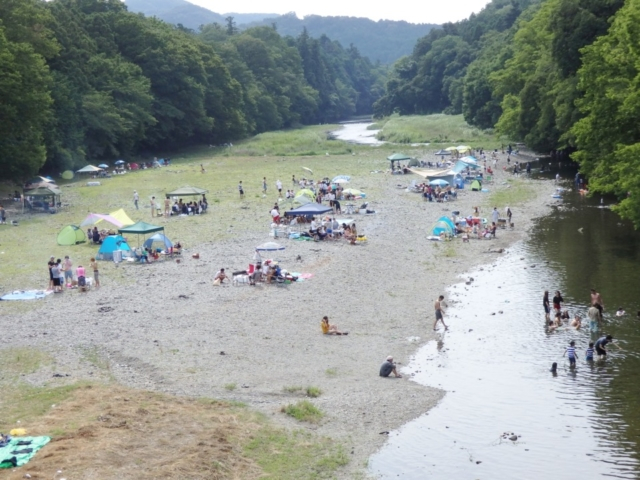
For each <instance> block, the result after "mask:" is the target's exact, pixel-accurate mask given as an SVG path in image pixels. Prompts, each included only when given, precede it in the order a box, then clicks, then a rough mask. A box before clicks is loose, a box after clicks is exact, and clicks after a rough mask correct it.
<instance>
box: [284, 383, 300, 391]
mask: <svg viewBox="0 0 640 480" xmlns="http://www.w3.org/2000/svg"><path fill="white" fill-rule="evenodd" d="M283 390H284V391H285V392H288V393H298V392H301V391H302V387H298V386H297V385H292V386H289V387H284V388H283Z"/></svg>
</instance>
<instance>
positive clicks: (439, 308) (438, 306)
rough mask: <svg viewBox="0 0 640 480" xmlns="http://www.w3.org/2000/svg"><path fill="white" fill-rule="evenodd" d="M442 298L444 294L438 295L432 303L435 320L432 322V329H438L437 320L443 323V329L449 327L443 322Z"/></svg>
mask: <svg viewBox="0 0 640 480" xmlns="http://www.w3.org/2000/svg"><path fill="white" fill-rule="evenodd" d="M442 300H444V295H440V296H439V297H438V300H436V301H435V303H434V305H433V306H434V308H435V310H436V321H435V322H433V329H434V330H437V329H438V322H442V325H444V329H445V330H448V329H449V327H448V326H447V324H446V323H444V313H445V311H444V310H443V309H442V305H441V302H442Z"/></svg>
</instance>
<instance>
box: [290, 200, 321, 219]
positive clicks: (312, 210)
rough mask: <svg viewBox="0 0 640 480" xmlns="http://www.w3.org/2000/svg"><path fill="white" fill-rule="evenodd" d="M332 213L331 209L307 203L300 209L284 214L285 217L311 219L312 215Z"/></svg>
mask: <svg viewBox="0 0 640 480" xmlns="http://www.w3.org/2000/svg"><path fill="white" fill-rule="evenodd" d="M328 212H333V208H332V207H328V206H326V205H321V204H319V203H315V202H314V203H308V204H306V205H302V206H301V207H298V208H294V209H293V210H287V211H286V212H284V216H285V217H302V216H307V217H312V216H314V215H322V214H323V213H328Z"/></svg>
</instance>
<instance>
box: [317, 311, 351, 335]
mask: <svg viewBox="0 0 640 480" xmlns="http://www.w3.org/2000/svg"><path fill="white" fill-rule="evenodd" d="M320 328H322V333H323V334H324V335H347V334H348V332H341V331H340V330H338V326H337V325H336V324H335V323H329V317H327V316H326V315H325V316H324V317H322V320H321V321H320Z"/></svg>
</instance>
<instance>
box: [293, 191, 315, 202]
mask: <svg viewBox="0 0 640 480" xmlns="http://www.w3.org/2000/svg"><path fill="white" fill-rule="evenodd" d="M300 195H304V196H305V197H308V198H310V199H311V200H315V199H316V194H315V193H313V190H309V189H308V188H302V189H300V190H298V191H297V192H296V197H299V196H300Z"/></svg>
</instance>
